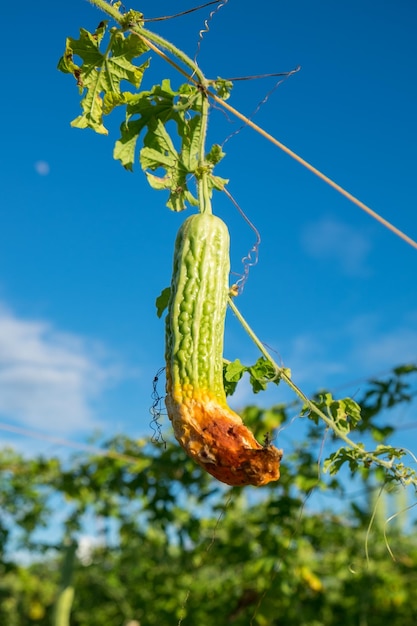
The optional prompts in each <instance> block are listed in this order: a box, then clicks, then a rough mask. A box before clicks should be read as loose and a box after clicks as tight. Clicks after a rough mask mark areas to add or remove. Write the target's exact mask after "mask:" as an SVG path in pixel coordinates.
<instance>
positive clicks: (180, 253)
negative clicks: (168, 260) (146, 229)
mask: <svg viewBox="0 0 417 626" xmlns="http://www.w3.org/2000/svg"><path fill="white" fill-rule="evenodd" d="M229 271H230V260H229V231H228V229H227V226H226V224H225V223H224V222H223V221H222V220H221V219H220V218H218V217H216V216H214V215H211V214H206V213H199V214H196V215H192V216H191V217H189V218H188V219H186V220H185V222H184V223H183V225H182V226H181V228H180V229H179V231H178V235H177V238H176V242H175V252H174V266H173V273H172V283H171V296H170V301H169V305H168V315H167V321H166V363H167V385H168V387H167V390H168V392H169V393H171V394H172V397H173V399H174V400H175V401H176V402H182V401H183V400H186V399H187V398H199V399H204V398H205V397H206V396H207V397H211V398H216V399H217V401H218V402H219V403H221V404H224V405H226V396H225V393H224V388H223V338H224V322H225V316H226V308H227V297H228V292H229Z"/></svg>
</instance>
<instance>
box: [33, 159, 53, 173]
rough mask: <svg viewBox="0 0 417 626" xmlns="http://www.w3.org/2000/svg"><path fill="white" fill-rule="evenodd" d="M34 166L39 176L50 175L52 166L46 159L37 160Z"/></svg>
mask: <svg viewBox="0 0 417 626" xmlns="http://www.w3.org/2000/svg"><path fill="white" fill-rule="evenodd" d="M34 167H35V170H36V172H37V173H38V174H39V176H48V174H49V171H50V167H49V163H47V162H46V161H36V163H35V164H34Z"/></svg>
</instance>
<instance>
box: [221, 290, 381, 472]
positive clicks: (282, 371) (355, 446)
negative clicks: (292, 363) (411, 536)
mask: <svg viewBox="0 0 417 626" xmlns="http://www.w3.org/2000/svg"><path fill="white" fill-rule="evenodd" d="M229 306H230V308H231V309H232V311H233V313H234V314H235V315H236V317H237V319H238V320H239V322H240V323H241V324H242V326H243V328H244V329H245V331H246V332H247V334H248V335H249V337H250V338H251V339H252V341H253V342H254V344H255V345H256V346H257V348H258V349H259V350H260V351H261V353H262V354H263V355H264V357H265V358H266V359H267V360H268V361H269V362H270V363H271V365H272V366H273V367H274V369H275V371H276V373H277V376H279V377H280V378H281V379H282V380H283V381H284V382H285V383H286V384H287V385H288V387H290V388H291V389H292V390H293V391H294V393H295V394H296V395H297V396H298V397H299V398H300V399H301V400H302V401H303V402H304V403H305V405H306V406H307V407H308V408H309V410H310V411H311V412H312V413H315V414H316V415H317V416H318V417H319V418H320V419H321V420H323V422H324V423H325V424H326V426H328V427H329V428H330V429H331V430H332V431H333V433H334V434H335V436H336V437H337V438H338V439H342V441H344V442H345V443H346V444H347V445H348V446H349V448H352V449H353V450H356V452H358V453H359V454H360V455H361V456H362V457H364V458H366V459H369V460H372V461H374V462H375V463H377V464H378V465H381V466H382V467H385V468H386V469H389V470H392V465H393V464H392V463H391V462H390V461H383V460H382V459H380V458H379V457H378V456H376V455H375V454H373V453H372V452H367V451H366V450H364V449H363V448H361V446H359V445H358V444H356V443H355V442H354V441H352V439H350V438H349V437H348V436H347V435H346V433H344V432H343V431H342V430H340V429H339V428H338V427H337V425H336V424H335V422H334V421H333V420H332V419H330V417H328V416H327V415H326V414H325V413H323V411H321V410H320V409H319V408H318V407H317V406H316V405H315V404H314V402H312V401H311V400H310V399H309V398H307V396H306V395H305V394H304V393H303V392H302V391H301V389H300V388H299V387H297V385H296V384H295V383H294V382H293V381H292V380H291V378H290V377H289V376H288V374H287V373H286V371H285V368H283V367H280V366H279V365H278V364H277V363H276V362H275V361H274V359H273V358H272V356H271V355H270V354H269V352H268V350H266V348H265V346H264V345H263V343H262V342H261V341H260V339H259V338H258V337H257V336H256V335H255V333H254V332H253V330H252V329H251V327H250V326H249V324H248V323H247V321H246V320H245V318H244V317H243V315H242V314H241V312H240V311H239V309H238V308H237V306H236V305H235V303H234V302H233V299H232V298H231V297H229Z"/></svg>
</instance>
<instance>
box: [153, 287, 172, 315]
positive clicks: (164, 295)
mask: <svg viewBox="0 0 417 626" xmlns="http://www.w3.org/2000/svg"><path fill="white" fill-rule="evenodd" d="M170 294H171V287H165V289H163V290H162V291H161V293H160V294H159V296H158V297H157V299H156V301H155V304H156V314H157V316H158V317H162V313H163V312H164V311H165V309H166V308H167V307H168V302H169V296H170Z"/></svg>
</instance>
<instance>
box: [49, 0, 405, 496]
mask: <svg viewBox="0 0 417 626" xmlns="http://www.w3.org/2000/svg"><path fill="white" fill-rule="evenodd" d="M90 1H91V3H92V4H93V5H95V6H96V7H97V8H99V9H101V10H102V11H103V12H104V13H105V14H106V16H107V18H110V19H111V20H112V21H113V22H114V23H115V25H114V26H110V25H109V21H108V20H103V21H102V22H100V24H99V25H98V27H97V29H96V30H95V31H94V32H93V33H91V32H88V31H87V30H85V29H81V30H80V35H79V38H78V39H75V38H72V37H69V38H68V39H67V41H66V46H65V50H64V54H63V56H62V58H61V59H60V61H59V64H58V68H59V69H60V70H61V71H62V72H64V73H67V74H70V75H72V76H73V77H74V79H75V82H76V86H77V87H78V89H79V92H80V96H81V108H82V113H81V114H80V115H79V116H77V117H76V118H75V119H74V120H73V121H72V122H71V125H72V126H73V127H76V128H82V129H84V128H90V129H92V130H94V131H95V132H97V133H101V134H107V132H108V131H107V129H106V126H105V123H106V122H105V118H106V116H108V115H110V114H111V113H112V112H113V111H114V110H115V109H123V110H124V112H125V119H124V122H123V123H122V125H121V131H120V137H119V138H118V139H117V141H116V142H115V147H114V158H115V159H117V160H119V161H120V163H121V165H122V166H123V167H124V168H125V169H127V170H130V171H131V170H133V168H134V165H135V163H137V162H139V164H140V167H141V168H142V170H143V171H144V173H145V175H146V178H147V180H148V183H149V184H150V186H151V187H152V188H154V189H156V190H162V191H165V193H166V194H167V196H168V198H167V200H166V205H167V207H168V208H169V209H171V210H173V211H183V210H185V209H186V208H187V207H189V206H192V207H197V208H198V212H199V213H202V214H204V213H207V214H211V213H212V205H211V202H212V196H213V193H214V192H225V191H226V192H227V189H226V185H227V183H228V181H227V180H226V179H224V178H221V177H219V176H217V175H216V174H215V168H216V165H217V164H218V163H219V162H220V161H221V159H222V158H223V157H224V156H225V154H224V153H223V150H222V149H221V147H220V146H219V145H217V144H215V145H212V146H209V147H208V146H207V145H206V142H207V120H208V113H209V108H210V106H211V102H212V101H213V100H215V102H216V106H219V105H224V103H225V101H226V100H227V99H228V98H229V96H230V94H231V90H232V87H233V81H230V80H224V79H221V78H216V79H215V80H214V79H209V78H207V77H206V76H205V75H204V73H203V72H202V70H201V69H200V67H199V66H198V65H197V64H196V62H195V61H194V60H192V59H191V58H189V57H188V56H187V55H186V54H185V53H184V52H183V51H181V50H180V49H178V48H177V47H176V46H174V45H173V44H172V43H171V42H169V41H167V40H166V39H164V38H162V37H161V36H159V35H158V34H156V33H154V32H152V31H151V30H148V29H147V28H145V26H144V20H143V15H142V14H141V13H140V12H138V11H133V10H126V9H125V8H124V7H123V5H122V4H121V3H120V2H115V3H110V2H106V1H105V0H90ZM150 50H152V51H153V52H155V53H156V54H158V55H159V56H160V57H162V58H163V59H164V60H165V61H166V62H167V63H169V64H170V66H171V67H173V68H175V69H176V70H177V71H178V73H179V75H181V76H182V77H183V78H185V81H184V82H183V83H182V84H181V85H180V86H179V87H178V88H177V89H175V88H174V87H173V86H172V85H171V82H170V81H169V80H168V79H167V78H164V79H162V80H160V81H159V82H157V84H155V85H154V86H153V87H152V88H151V89H149V90H141V82H142V78H143V75H144V73H145V71H148V70H149V68H150V61H149V58H148V53H149V51H150ZM78 59H80V61H78ZM122 84H123V85H125V84H127V85H129V88H128V89H125V88H123V87H122ZM240 117H242V116H241V115H240ZM172 123H173V124H172ZM173 128H175V134H174V135H173V131H172V129H173ZM192 244H193V242H191V245H192ZM187 245H188V244H187ZM187 262H188V261H187ZM200 269H201V268H200ZM180 270H181V268H178V267H177V268H176V270H175V271H177V272H180ZM178 275H179V274H178ZM175 285H177V282H175V280H174V278H173V283H172V285H171V288H165V289H164V290H163V291H162V293H161V296H160V297H159V298H158V299H157V313H158V315H159V316H162V314H163V313H164V312H165V310H166V309H168V318H169V319H171V321H172V319H173V317H172V314H171V311H172V306H173V302H174V301H176V300H175V298H176V297H177V296H178V292H175V293H174V292H173V289H174V287H175ZM182 286H183V285H182ZM194 295H195V294H194ZM237 295H238V290H237V289H236V288H233V286H232V288H231V289H230V292H229V294H228V295H227V294H226V295H225V294H224V293H223V295H222V297H223V296H224V297H225V298H226V299H227V303H228V306H229V307H230V308H231V309H232V311H233V312H234V314H235V316H236V317H237V319H238V320H239V321H240V323H241V324H242V326H243V328H244V329H245V331H246V332H247V334H248V336H249V338H250V339H251V340H252V341H253V342H254V343H255V345H256V346H257V348H258V349H259V351H260V353H261V357H260V359H259V360H258V361H257V363H255V364H254V365H244V364H242V363H241V362H240V361H239V360H236V361H234V362H232V363H230V362H224V367H223V376H224V382H223V385H224V387H223V388H224V390H225V392H226V393H229V394H230V393H233V392H234V390H235V388H236V385H237V384H238V382H239V380H240V379H241V378H242V376H243V375H244V374H245V373H248V374H249V376H250V382H251V384H252V387H253V391H254V392H255V393H257V392H259V391H261V390H263V389H265V388H266V387H267V385H269V384H278V383H279V382H283V383H285V384H286V385H288V387H290V388H291V390H292V391H293V392H294V394H295V397H296V399H297V400H298V401H299V403H300V404H299V411H300V415H301V416H303V417H305V418H307V419H309V420H312V421H313V422H315V423H318V422H321V423H322V424H324V425H325V427H326V428H327V429H329V430H330V431H331V432H332V433H333V436H334V438H335V439H336V440H338V441H339V442H340V445H341V447H340V448H339V449H338V450H336V451H335V452H332V454H331V455H330V456H329V457H328V458H327V459H325V460H324V462H323V468H324V470H325V471H328V472H329V473H330V474H335V473H337V472H338V471H339V470H340V468H341V467H342V466H344V465H345V464H347V465H348V467H349V468H350V470H351V472H353V473H355V472H357V471H363V470H366V471H367V470H369V469H376V470H378V472H379V476H380V478H381V481H383V482H390V481H396V482H399V483H401V484H405V485H410V484H411V485H413V486H414V487H417V474H416V472H415V470H413V469H412V468H411V467H408V466H407V465H406V464H405V463H404V457H406V456H407V455H408V454H409V452H408V451H407V450H405V449H403V448H396V447H393V446H390V445H387V444H386V443H385V439H384V437H383V436H382V437H381V433H379V434H378V437H376V436H375V437H374V439H375V441H376V443H377V445H376V447H375V448H374V449H369V450H368V449H367V448H366V447H365V446H364V444H362V443H361V442H360V441H357V440H356V439H357V436H356V433H360V432H361V426H362V425H363V424H364V422H365V421H366V419H367V418H366V417H365V416H364V415H363V414H361V409H360V407H359V405H358V404H357V403H356V402H355V401H354V400H353V399H352V398H342V399H335V398H334V397H333V396H332V395H331V394H330V393H323V394H321V395H320V396H319V397H317V398H308V397H307V396H306V395H305V394H304V392H303V391H302V390H301V389H300V388H299V387H298V386H297V384H296V383H295V382H294V381H293V380H292V378H291V372H290V370H289V369H287V368H284V367H282V366H280V365H278V364H277V363H276V362H275V360H274V359H273V358H272V356H271V355H270V353H269V352H268V350H266V348H265V346H264V345H263V343H262V341H261V340H260V339H259V338H258V336H257V335H256V334H255V332H254V331H253V330H252V328H251V327H250V326H249V324H248V323H247V321H246V320H245V319H244V318H243V316H242V315H241V313H240V311H239V309H238V307H237V306H236V296H237ZM186 297H189V294H188V295H187V296H186ZM176 302H177V301H176ZM196 314H197V313H195V312H194V313H193V315H196ZM175 323H177V322H175ZM176 330H177V329H176V328H172V327H171V328H170V330H169V331H167V332H168V333H171V335H172V334H173V333H174V331H176ZM181 332H182V333H184V332H187V331H186V329H185V330H184V329H183V330H182V331H181ZM211 332H214V330H213V329H211ZM174 334H175V333H174ZM182 338H183V339H184V336H182ZM189 339H190V341H191V339H192V337H191V335H190V337H188V336H187V337H185V344H187V345H188V346H189ZM168 344H169V346H170V348H169V349H172V350H177V347H175V346H176V344H175V342H170V341H168ZM217 347H218V346H217ZM221 347H222V342H221ZM170 356H171V355H169V357H170ZM214 356H215V355H214ZM177 358H179V356H178V350H177V352H176V353H175V354H174V356H173V359H174V360H173V361H170V360H169V359H167V365H170V366H173V368H174V369H175V368H176V367H177V365H178V362H177V360H176V359H177ZM205 367H210V364H209V365H207V363H205ZM416 369H417V368H416V367H415V366H409V367H408V369H407V371H401V372H398V375H399V376H400V375H404V374H408V373H411V372H415V371H416ZM189 373H190V372H188V371H187V370H186V374H185V376H186V377H187V376H188V377H189ZM169 375H170V370H169V369H168V376H169ZM199 380H200V381H201V372H199ZM174 382H175V380H174ZM177 382H178V381H177ZM180 382H181V384H185V383H186V382H187V381H185V380H182V381H180ZM194 382H195V381H194ZM171 383H172V381H171ZM188 383H190V384H191V383H193V381H191V382H190V381H189V380H188V382H187V384H188ZM168 385H170V382H169V381H168ZM193 393H194V392H193ZM168 395H169V394H168ZM190 397H192V398H194V396H192V394H191V396H190ZM194 399H195V398H194ZM218 399H219V398H217V400H218ZM220 401H221V402H222V401H223V400H222V399H221V398H220ZM233 419H234V418H233ZM237 419H239V420H240V418H239V417H238V416H237ZM275 426H277V425H276V424H275ZM233 436H235V435H233ZM229 443H230V442H229ZM183 445H184V444H183ZM204 445H205V444H204ZM228 445H229V444H228ZM269 447H270V445H269V439H268V440H267V445H266V446H265V445H263V446H262V445H259V449H261V450H265V448H269ZM203 449H204V451H205V452H204V454H206V455H208V456H207V459H208V461H207V462H208V463H213V462H214V461H213V460H212V457H210V450H208V449H206V448H204V446H203ZM210 459H211V460H210ZM200 461H201V458H200ZM216 462H217V461H216ZM233 471H234V470H233ZM236 471H237V470H236ZM232 484H233V483H232ZM242 484H243V483H242Z"/></svg>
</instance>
